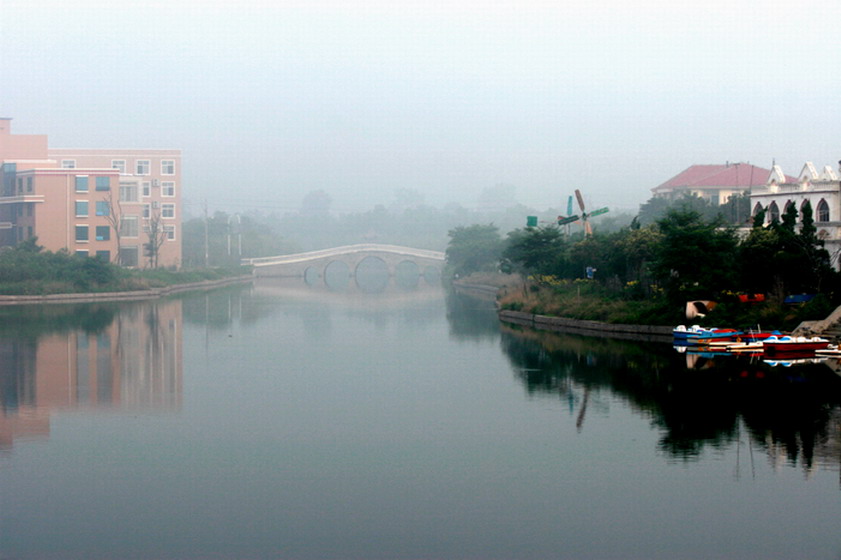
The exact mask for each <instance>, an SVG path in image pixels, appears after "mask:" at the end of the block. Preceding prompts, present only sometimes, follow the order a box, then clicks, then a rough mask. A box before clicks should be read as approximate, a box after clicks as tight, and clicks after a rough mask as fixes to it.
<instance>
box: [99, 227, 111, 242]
mask: <svg viewBox="0 0 841 560" xmlns="http://www.w3.org/2000/svg"><path fill="white" fill-rule="evenodd" d="M96 240H97V241H110V240H111V226H96Z"/></svg>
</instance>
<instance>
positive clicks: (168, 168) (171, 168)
mask: <svg viewBox="0 0 841 560" xmlns="http://www.w3.org/2000/svg"><path fill="white" fill-rule="evenodd" d="M161 175H175V160H174V159H162V160H161Z"/></svg>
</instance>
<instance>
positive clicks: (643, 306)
mask: <svg viewBox="0 0 841 560" xmlns="http://www.w3.org/2000/svg"><path fill="white" fill-rule="evenodd" d="M488 276H489V275H481V276H477V277H476V278H475V279H474V277H473V276H470V277H468V278H466V279H463V280H462V281H463V282H465V283H477V284H482V285H496V286H498V287H499V292H498V296H497V303H498V305H499V307H500V309H509V310H512V311H523V312H526V313H534V314H536V315H547V316H550V317H568V318H571V319H582V320H591V321H602V322H605V323H622V324H632V325H672V326H673V325H678V324H686V323H688V322H691V323H693V324H701V325H706V326H719V327H721V326H732V327H740V328H756V327H757V326H761V327H762V328H767V329H780V330H786V331H790V330H792V329H794V328H795V327H796V326H797V325H799V324H800V323H801V322H802V321H807V320H819V319H823V318H825V317H827V316H828V315H829V314H830V313H831V312H832V311H833V310H834V306H833V305H832V304H831V303H830V302H829V300H828V298H826V297H823V296H821V295H819V296H818V297H816V298H815V299H814V300H812V301H811V302H809V303H807V304H800V305H785V304H783V302H782V296H778V297H770V298H769V300H768V301H765V302H762V303H758V304H745V303H741V302H739V301H738V300H737V298H736V297H735V296H722V297H721V298H720V299H721V301H719V302H718V306H717V307H716V308H715V309H714V310H713V311H712V312H710V313H709V314H708V315H707V316H706V317H698V318H695V319H693V320H692V321H688V320H687V319H686V316H685V315H684V312H685V308H684V305H676V304H674V303H670V302H669V301H667V300H666V298H665V297H662V296H658V295H657V294H654V295H650V296H649V297H645V298H641V297H639V296H638V295H637V294H636V293H635V292H634V289H635V288H634V287H633V286H631V287H627V288H626V289H620V290H617V289H610V288H607V287H605V286H604V285H602V284H599V283H597V282H593V281H588V280H567V281H563V280H560V281H559V280H554V279H551V278H549V279H528V280H523V279H519V281H516V280H514V278H516V277H512V276H507V275H506V276H502V275H500V277H499V278H497V279H493V278H489V277H488Z"/></svg>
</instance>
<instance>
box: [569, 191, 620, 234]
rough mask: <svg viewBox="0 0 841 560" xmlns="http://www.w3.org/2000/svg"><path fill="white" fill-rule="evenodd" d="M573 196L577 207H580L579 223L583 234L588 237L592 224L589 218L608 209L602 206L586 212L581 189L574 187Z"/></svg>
mask: <svg viewBox="0 0 841 560" xmlns="http://www.w3.org/2000/svg"><path fill="white" fill-rule="evenodd" d="M575 198H576V199H577V200H578V207H579V208H581V225H582V226H584V235H586V236H587V237H589V236H591V235H593V226H591V225H590V218H592V217H593V216H600V215H602V214H606V213H608V212H610V210H609V209H608V208H607V206H605V207H604V208H599V209H597V210H593V211H592V212H590V213H587V209H586V208H585V207H584V197H583V196H581V191H580V190H578V189H575ZM570 200H572V197H570Z"/></svg>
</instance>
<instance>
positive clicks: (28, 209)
mask: <svg viewBox="0 0 841 560" xmlns="http://www.w3.org/2000/svg"><path fill="white" fill-rule="evenodd" d="M34 208H35V205H34V204H32V203H31V202H30V203H29V204H27V205H26V215H27V216H29V217H32V214H33V213H34V212H35V211H34Z"/></svg>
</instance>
